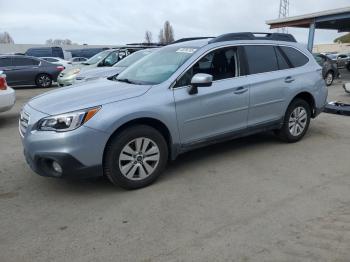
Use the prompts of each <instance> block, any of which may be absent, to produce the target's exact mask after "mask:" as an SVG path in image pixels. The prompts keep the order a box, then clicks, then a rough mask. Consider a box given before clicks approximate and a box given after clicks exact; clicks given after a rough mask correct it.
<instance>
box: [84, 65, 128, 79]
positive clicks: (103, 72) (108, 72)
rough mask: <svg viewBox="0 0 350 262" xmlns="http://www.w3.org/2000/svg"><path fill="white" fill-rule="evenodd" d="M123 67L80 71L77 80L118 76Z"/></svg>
mask: <svg viewBox="0 0 350 262" xmlns="http://www.w3.org/2000/svg"><path fill="white" fill-rule="evenodd" d="M124 69H125V67H113V66H112V67H97V68H89V69H87V70H84V71H82V72H81V73H80V74H78V75H77V79H83V78H94V77H110V76H114V75H116V74H120V73H121V72H122V71H123V70H124Z"/></svg>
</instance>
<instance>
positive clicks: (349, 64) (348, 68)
mask: <svg viewBox="0 0 350 262" xmlns="http://www.w3.org/2000/svg"><path fill="white" fill-rule="evenodd" d="M346 69H347V70H348V71H350V62H349V63H348V64H347V65H346Z"/></svg>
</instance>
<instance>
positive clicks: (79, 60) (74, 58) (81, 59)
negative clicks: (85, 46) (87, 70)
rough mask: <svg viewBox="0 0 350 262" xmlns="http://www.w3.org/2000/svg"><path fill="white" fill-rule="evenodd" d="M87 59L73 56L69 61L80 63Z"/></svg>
mask: <svg viewBox="0 0 350 262" xmlns="http://www.w3.org/2000/svg"><path fill="white" fill-rule="evenodd" d="M87 60H88V59H87V58H86V57H80V56H78V57H73V58H72V59H71V60H70V61H71V62H72V65H75V64H80V63H82V62H86V61H87Z"/></svg>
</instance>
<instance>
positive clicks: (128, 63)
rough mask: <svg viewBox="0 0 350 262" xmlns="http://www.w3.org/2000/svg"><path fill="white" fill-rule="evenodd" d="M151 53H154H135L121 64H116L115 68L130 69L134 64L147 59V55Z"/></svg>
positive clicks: (145, 51) (147, 51)
mask: <svg viewBox="0 0 350 262" xmlns="http://www.w3.org/2000/svg"><path fill="white" fill-rule="evenodd" d="M151 52H152V51H150V50H142V51H138V52H135V53H133V54H131V55H129V56H127V57H126V58H124V59H123V60H121V61H120V62H118V63H116V64H115V65H114V66H115V67H129V66H131V65H132V64H133V63H135V62H137V61H138V60H140V59H141V58H143V57H145V56H146V55H149V54H150V53H151Z"/></svg>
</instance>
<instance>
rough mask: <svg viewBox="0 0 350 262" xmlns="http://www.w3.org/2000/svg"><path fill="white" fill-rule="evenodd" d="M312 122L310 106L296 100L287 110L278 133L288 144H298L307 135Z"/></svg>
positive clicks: (300, 100)
mask: <svg viewBox="0 0 350 262" xmlns="http://www.w3.org/2000/svg"><path fill="white" fill-rule="evenodd" d="M310 120H311V108H310V105H309V104H308V103H307V102H306V101H305V100H303V99H295V100H293V102H292V103H291V104H290V105H289V107H288V109H287V112H286V114H285V116H284V121H283V125H282V128H281V129H280V130H277V132H276V133H277V135H278V136H279V137H280V138H281V139H282V140H284V141H286V142H289V143H294V142H297V141H299V140H301V139H302V138H303V137H304V135H305V134H306V132H307V130H308V128H309V125H310Z"/></svg>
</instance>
